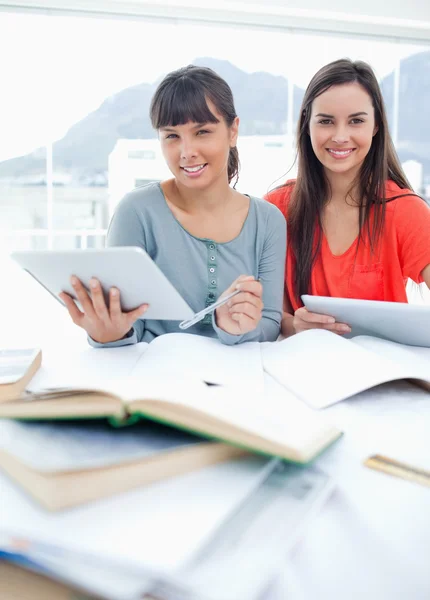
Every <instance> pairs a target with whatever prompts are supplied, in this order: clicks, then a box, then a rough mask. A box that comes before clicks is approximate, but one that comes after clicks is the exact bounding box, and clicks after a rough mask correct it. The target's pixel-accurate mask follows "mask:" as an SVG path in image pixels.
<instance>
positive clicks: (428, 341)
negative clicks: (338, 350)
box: [302, 295, 430, 348]
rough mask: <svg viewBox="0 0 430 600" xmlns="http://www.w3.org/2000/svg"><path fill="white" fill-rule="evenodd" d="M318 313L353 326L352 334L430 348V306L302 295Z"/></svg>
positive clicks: (309, 307) (306, 304)
mask: <svg viewBox="0 0 430 600" xmlns="http://www.w3.org/2000/svg"><path fill="white" fill-rule="evenodd" d="M302 301H303V304H304V305H305V306H306V308H307V309H308V310H310V311H311V312H315V313H320V314H324V315H330V316H332V317H334V318H335V319H336V321H339V322H340V323H346V324H347V325H349V326H350V327H351V330H352V331H351V334H350V335H349V336H348V337H351V336H355V335H373V336H376V337H380V338H385V339H387V340H392V341H393V342H399V343H400V344H408V345H410V346H425V347H427V348H430V306H422V305H415V304H406V303H403V302H382V301H376V300H354V299H352V298H329V297H326V296H310V295H304V296H302Z"/></svg>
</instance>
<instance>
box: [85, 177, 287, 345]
mask: <svg viewBox="0 0 430 600" xmlns="http://www.w3.org/2000/svg"><path fill="white" fill-rule="evenodd" d="M107 245H108V246H139V247H141V248H143V249H144V250H145V251H146V252H147V253H148V254H149V256H150V257H151V258H152V260H153V261H154V262H155V263H156V264H157V265H158V267H159V268H160V269H161V271H163V273H164V274H165V275H166V277H167V278H168V279H169V281H170V282H171V283H172V284H173V285H174V286H175V288H176V289H177V290H178V292H179V293H180V294H181V296H182V297H183V298H184V300H185V301H186V302H187V303H188V304H189V306H190V307H191V308H192V309H193V310H194V311H195V312H197V311H199V310H202V308H205V306H208V305H209V304H212V303H213V302H214V301H215V300H216V299H217V298H218V296H220V295H221V294H222V292H224V290H226V289H227V288H228V287H229V286H230V285H231V284H232V282H233V281H234V280H235V279H236V278H237V277H238V276H239V275H241V274H246V275H253V276H254V277H255V278H258V279H260V281H261V283H262V285H263V303H264V308H263V316H262V319H261V321H260V323H259V324H258V326H257V328H256V329H255V330H254V331H250V332H249V333H246V334H243V335H232V334H229V333H226V332H225V331H223V330H221V329H220V328H219V327H217V325H216V323H215V318H214V316H213V315H206V317H205V319H204V320H203V321H201V322H200V323H197V324H196V325H193V326H192V327H190V328H189V329H187V333H194V334H198V335H205V336H209V337H218V338H219V339H220V340H221V342H223V343H225V344H229V345H233V344H237V343H240V342H245V341H260V342H262V341H272V340H276V338H277V336H278V334H279V330H280V323H281V317H282V302H283V288H284V269H285V252H286V222H285V218H284V216H283V215H282V213H281V212H280V211H279V210H278V209H277V208H276V207H275V206H273V205H272V204H270V203H269V202H266V201H265V200H261V199H259V198H254V197H250V205H249V211H248V215H247V217H246V219H245V222H244V224H243V227H242V230H241V231H240V233H239V235H238V236H237V237H236V238H234V239H233V240H231V241H229V242H225V243H217V242H215V241H213V240H210V239H203V238H198V237H195V236H193V235H191V234H190V233H189V232H188V231H186V230H185V229H184V228H183V227H182V225H181V224H180V223H179V221H178V220H177V219H176V217H175V216H174V215H173V213H172V211H171V210H170V208H169V206H168V204H167V202H166V199H165V197H164V193H163V191H162V188H161V186H160V184H159V183H151V184H148V185H146V186H143V187H140V188H136V189H135V190H133V191H132V192H130V193H129V194H127V195H126V196H125V197H124V198H123V200H122V201H121V202H120V203H119V205H118V207H117V209H116V212H115V214H114V216H113V218H112V221H111V223H110V227H109V231H108V235H107ZM136 277H139V273H136ZM179 331H180V329H179V322H178V321H158V320H150V319H148V320H145V319H139V320H137V321H136V322H135V323H134V326H133V331H132V332H131V334H130V336H129V337H127V338H125V339H122V340H118V341H116V342H110V343H108V344H98V343H97V342H94V340H91V339H90V340H89V341H90V343H91V345H93V346H96V347H107V346H109V347H112V346H122V345H127V344H133V343H136V342H141V341H144V342H150V341H151V340H152V339H154V338H155V337H156V336H159V335H162V334H163V333H173V332H179Z"/></svg>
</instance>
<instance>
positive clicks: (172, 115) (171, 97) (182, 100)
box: [150, 65, 240, 187]
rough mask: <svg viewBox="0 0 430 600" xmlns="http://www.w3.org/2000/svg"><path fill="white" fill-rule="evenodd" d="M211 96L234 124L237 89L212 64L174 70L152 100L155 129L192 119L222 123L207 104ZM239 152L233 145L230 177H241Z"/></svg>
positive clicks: (198, 121)
mask: <svg viewBox="0 0 430 600" xmlns="http://www.w3.org/2000/svg"><path fill="white" fill-rule="evenodd" d="M207 100H210V101H211V102H212V103H213V104H214V106H215V107H216V109H217V111H218V112H219V114H220V115H222V116H223V117H224V119H225V122H226V124H227V126H228V127H231V125H232V123H233V121H234V120H235V118H236V117H237V114H236V109H235V107H234V100H233V93H232V91H231V89H230V86H229V85H228V83H227V82H226V81H224V79H222V77H220V76H219V75H217V73H215V71H213V70H212V69H209V68H208V67H196V66H195V65H188V67H183V68H182V69H178V70H177V71H172V72H171V73H169V74H168V75H166V77H165V78H164V79H163V80H162V82H161V83H160V85H159V86H158V88H157V89H156V91H155V94H154V96H153V98H152V101H151V107H150V117H151V123H152V126H153V127H154V129H160V127H168V126H171V127H176V125H185V123H188V122H190V121H192V122H194V123H202V124H203V123H218V122H219V120H218V119H217V118H216V117H215V115H213V114H212V112H211V111H210V110H209V107H208V105H207ZM239 169H240V163H239V153H238V151H237V148H236V147H234V148H230V153H229V157H228V167H227V172H228V181H229V183H230V182H231V181H232V180H233V179H234V178H235V179H236V180H235V182H234V186H233V187H235V186H236V184H237V180H238V179H239Z"/></svg>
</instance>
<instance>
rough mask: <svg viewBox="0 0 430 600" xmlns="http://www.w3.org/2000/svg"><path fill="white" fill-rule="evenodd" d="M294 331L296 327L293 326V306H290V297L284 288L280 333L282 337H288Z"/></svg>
mask: <svg viewBox="0 0 430 600" xmlns="http://www.w3.org/2000/svg"><path fill="white" fill-rule="evenodd" d="M294 333H296V329H295V327H294V314H293V307H292V306H291V303H290V299H289V298H288V295H287V290H284V307H283V312H282V321H281V334H282V335H283V336H284V337H290V335H293V334H294Z"/></svg>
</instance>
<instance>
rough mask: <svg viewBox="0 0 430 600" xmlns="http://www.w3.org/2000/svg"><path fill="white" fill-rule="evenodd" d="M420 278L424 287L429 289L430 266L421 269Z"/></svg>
mask: <svg viewBox="0 0 430 600" xmlns="http://www.w3.org/2000/svg"><path fill="white" fill-rule="evenodd" d="M421 277H422V278H423V281H424V282H425V284H426V286H427V287H428V288H429V289H430V264H428V265H427V266H426V267H425V268H424V269H423V271H422V273H421Z"/></svg>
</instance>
